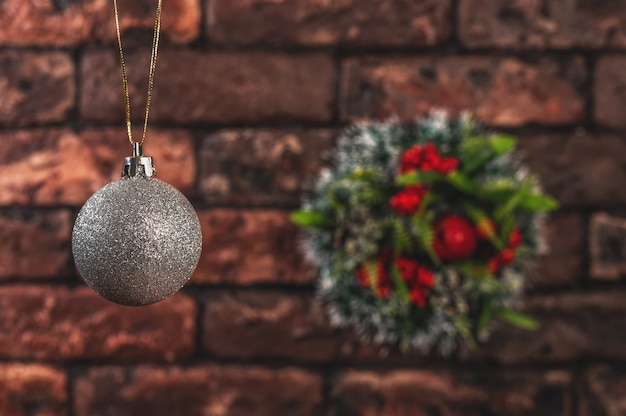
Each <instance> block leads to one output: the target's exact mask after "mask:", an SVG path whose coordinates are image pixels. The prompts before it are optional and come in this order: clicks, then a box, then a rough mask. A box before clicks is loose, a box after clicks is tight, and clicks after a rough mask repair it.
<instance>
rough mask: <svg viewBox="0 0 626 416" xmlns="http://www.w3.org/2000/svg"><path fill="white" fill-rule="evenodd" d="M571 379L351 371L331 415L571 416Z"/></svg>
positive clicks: (338, 384)
mask: <svg viewBox="0 0 626 416" xmlns="http://www.w3.org/2000/svg"><path fill="white" fill-rule="evenodd" d="M571 379H572V377H571V374H569V373H568V372H565V371H560V370H557V371H548V372H545V373H542V374H535V373H530V372H520V371H511V370H509V371H506V372H504V371H502V372H498V373H488V372H486V371H485V370H482V369H478V370H475V371H473V372H472V371H463V370H458V369H457V370H448V369H437V370H436V371H429V370H397V371H392V372H387V373H374V372H369V371H356V370H351V371H347V372H345V373H342V374H340V375H339V376H338V377H337V378H336V379H335V382H334V386H333V388H332V391H331V412H330V414H331V415H333V416H343V415H361V416H374V415H376V416H396V415H424V416H426V415H446V416H470V415H471V416H474V415H507V416H569V415H571V411H572V410H571V409H572V397H571V393H570V388H571Z"/></svg>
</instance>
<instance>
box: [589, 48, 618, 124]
mask: <svg viewBox="0 0 626 416" xmlns="http://www.w3.org/2000/svg"><path fill="white" fill-rule="evenodd" d="M624 68H626V57H623V56H603V57H601V58H599V59H598V62H597V64H596V69H595V74H594V84H593V100H594V104H595V106H594V109H593V114H594V118H595V120H596V121H597V122H598V123H600V124H603V125H605V126H609V127H614V128H618V129H623V128H625V127H626V120H625V119H624V113H623V111H622V109H623V108H624V106H626V90H625V89H624V86H625V85H626V74H625V73H624Z"/></svg>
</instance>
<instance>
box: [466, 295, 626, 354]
mask: <svg viewBox="0 0 626 416" xmlns="http://www.w3.org/2000/svg"><path fill="white" fill-rule="evenodd" d="M625 298H626V294H625V293H624V292H623V291H619V290H613V291H610V292H608V291H607V292H581V293H570V294H561V295H554V296H544V297H537V298H531V299H528V300H527V301H526V302H525V307H524V309H525V311H526V312H527V313H528V314H529V315H531V316H533V317H534V318H536V319H537V320H538V321H539V323H540V324H541V328H540V329H539V330H538V331H525V330H522V329H516V328H512V327H510V326H505V325H504V324H503V325H501V326H500V327H499V328H498V329H497V330H495V331H494V333H493V334H492V335H491V338H490V341H489V342H488V343H487V344H486V345H485V346H484V347H483V348H481V349H480V350H477V351H476V352H474V353H473V354H472V356H471V358H472V359H476V358H479V357H485V358H490V359H495V360H497V361H500V362H503V363H518V362H561V363H564V362H572V361H574V360H579V359H582V358H584V357H604V358H607V359H609V358H612V359H624V358H625V357H626V336H624V331H623V330H622V329H623V327H624V316H626V302H624V299H625Z"/></svg>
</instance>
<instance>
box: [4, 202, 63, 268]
mask: <svg viewBox="0 0 626 416" xmlns="http://www.w3.org/2000/svg"><path fill="white" fill-rule="evenodd" d="M71 230H72V216H71V214H70V212H69V211H55V212H38V211H32V210H22V211H18V210H10V211H4V212H1V213H0V241H2V244H0V280H2V279H7V278H20V279H28V278H44V277H45V278H54V277H58V276H60V275H63V274H64V273H65V272H67V271H68V265H69V258H70V253H69V244H70V235H71Z"/></svg>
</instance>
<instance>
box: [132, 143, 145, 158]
mask: <svg viewBox="0 0 626 416" xmlns="http://www.w3.org/2000/svg"><path fill="white" fill-rule="evenodd" d="M141 156H143V144H141V142H134V143H133V157H141Z"/></svg>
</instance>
